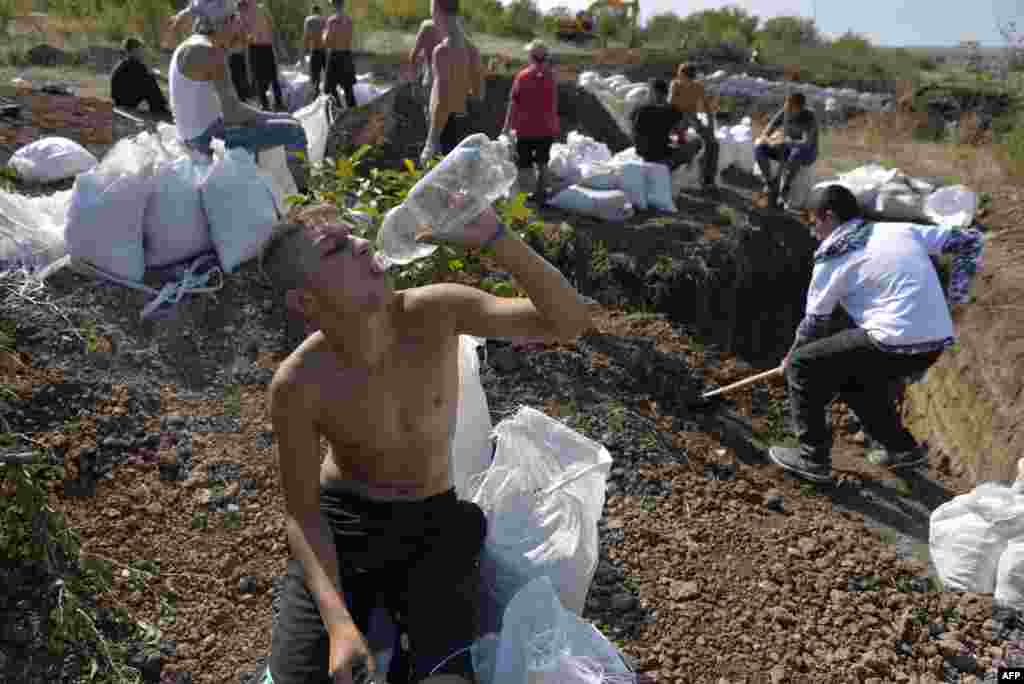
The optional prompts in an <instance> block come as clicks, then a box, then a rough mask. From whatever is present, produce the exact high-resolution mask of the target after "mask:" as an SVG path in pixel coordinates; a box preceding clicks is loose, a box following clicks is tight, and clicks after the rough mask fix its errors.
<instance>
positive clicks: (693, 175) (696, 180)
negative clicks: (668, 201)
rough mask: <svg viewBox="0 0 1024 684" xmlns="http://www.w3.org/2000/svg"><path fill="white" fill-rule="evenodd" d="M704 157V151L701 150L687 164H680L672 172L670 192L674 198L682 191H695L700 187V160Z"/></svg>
mask: <svg viewBox="0 0 1024 684" xmlns="http://www.w3.org/2000/svg"><path fill="white" fill-rule="evenodd" d="M703 156H704V149H703V148H701V149H700V150H699V151H698V152H697V155H696V156H695V157H694V158H693V159H691V160H690V163H688V164H680V165H679V166H677V167H676V168H675V171H673V172H672V176H671V183H672V187H671V191H672V196H673V197H675V196H676V195H678V194H679V193H680V192H682V191H684V190H696V189H698V188H700V187H701V182H702V178H701V176H702V173H701V158H702V157H703Z"/></svg>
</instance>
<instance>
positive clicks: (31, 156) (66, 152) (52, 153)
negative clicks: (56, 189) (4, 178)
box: [7, 137, 99, 183]
mask: <svg viewBox="0 0 1024 684" xmlns="http://www.w3.org/2000/svg"><path fill="white" fill-rule="evenodd" d="M98 163H99V160H98V159H96V156H95V155H94V154H93V153H92V152H90V151H89V150H87V149H85V148H84V147H82V146H81V145H79V144H78V143H76V142H75V141H74V140H68V139H67V138H57V137H50V138H42V139H40V140H36V141H35V142H32V143H29V144H28V145H25V146H24V147H21V148H18V150H17V151H15V153H14V154H13V155H11V158H10V159H9V160H8V161H7V165H8V166H10V167H11V168H12V169H14V170H15V171H17V173H18V175H19V176H20V177H21V178H23V179H25V180H27V181H29V182H31V183H54V182H56V181H60V180H65V179H67V178H74V177H75V176H77V175H78V174H80V173H84V172H85V171H88V170H89V169H92V168H94V167H95V166H96V165H97V164H98Z"/></svg>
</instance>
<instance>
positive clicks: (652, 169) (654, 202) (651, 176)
mask: <svg viewBox="0 0 1024 684" xmlns="http://www.w3.org/2000/svg"><path fill="white" fill-rule="evenodd" d="M645 167H646V168H645V173H644V180H645V186H646V190H647V204H648V205H649V206H650V207H651V208H653V209H655V210H657V211H663V212H666V213H670V214H674V213H676V211H677V209H676V203H675V201H673V199H672V175H671V173H670V172H669V170H668V166H666V165H665V164H651V163H648V164H645Z"/></svg>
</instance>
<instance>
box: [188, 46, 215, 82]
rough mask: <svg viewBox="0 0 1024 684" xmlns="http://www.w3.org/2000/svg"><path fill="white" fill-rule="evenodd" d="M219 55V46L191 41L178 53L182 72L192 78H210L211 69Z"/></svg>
mask: <svg viewBox="0 0 1024 684" xmlns="http://www.w3.org/2000/svg"><path fill="white" fill-rule="evenodd" d="M218 55H219V51H218V49H217V48H215V47H213V46H212V45H206V44H203V43H190V44H188V45H185V46H183V47H182V48H181V52H179V53H178V63H179V64H180V65H181V70H182V72H183V73H184V74H185V75H186V76H187V77H189V78H190V79H192V80H194V81H196V80H199V81H201V80H209V70H210V68H211V66H212V65H213V63H214V61H215V59H216V58H217V56H218Z"/></svg>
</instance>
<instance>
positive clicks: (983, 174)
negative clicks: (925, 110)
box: [816, 112, 1015, 193]
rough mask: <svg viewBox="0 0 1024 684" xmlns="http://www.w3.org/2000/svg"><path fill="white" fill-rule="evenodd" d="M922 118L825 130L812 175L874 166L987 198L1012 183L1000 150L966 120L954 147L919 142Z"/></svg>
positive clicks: (891, 116) (885, 118) (869, 120)
mask: <svg viewBox="0 0 1024 684" xmlns="http://www.w3.org/2000/svg"><path fill="white" fill-rule="evenodd" d="M926 123H927V117H926V116H925V115H923V114H919V113H914V112H890V113H879V114H870V115H867V116H863V117H860V118H859V119H857V120H855V121H853V122H851V123H850V125H849V126H847V127H846V128H839V129H831V130H829V131H828V132H827V133H825V134H823V136H822V146H821V154H820V155H819V159H818V162H817V169H816V171H817V175H818V176H819V177H827V176H829V175H834V174H838V173H843V172H846V171H849V170H851V169H853V168H855V167H857V166H860V165H862V164H866V163H869V162H875V163H878V164H881V165H883V166H886V167H889V168H899V169H901V170H902V171H903V172H904V173H906V174H908V175H911V176H916V177H926V178H938V179H942V180H943V181H944V182H947V183H954V182H955V183H962V184H964V185H967V186H969V187H970V188H971V189H973V190H975V191H976V192H979V193H981V192H992V191H994V190H996V189H998V188H1000V187H1005V186H1006V185H1007V184H1009V183H1011V182H1012V181H1013V178H1014V171H1015V169H1012V168H1010V167H1008V165H1007V163H1006V161H1007V160H1006V159H1005V158H1004V155H1003V153H1002V150H1001V148H999V147H998V146H997V145H994V144H992V142H991V137H990V136H989V135H988V134H987V133H985V132H982V131H980V129H979V127H978V124H977V120H976V119H975V118H974V117H973V115H968V116H967V117H965V120H964V121H963V122H961V135H960V137H961V140H962V141H963V142H957V143H948V142H944V143H940V142H923V141H920V140H915V139H914V131H915V130H916V129H918V128H919V127H921V126H923V125H924V124H926Z"/></svg>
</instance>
